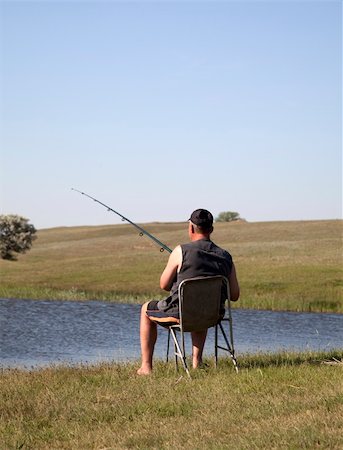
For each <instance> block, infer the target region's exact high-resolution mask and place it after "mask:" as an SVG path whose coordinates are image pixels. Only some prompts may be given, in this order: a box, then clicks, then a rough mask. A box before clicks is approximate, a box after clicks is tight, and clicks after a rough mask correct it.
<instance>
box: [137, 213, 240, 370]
mask: <svg viewBox="0 0 343 450" xmlns="http://www.w3.org/2000/svg"><path fill="white" fill-rule="evenodd" d="M212 231H213V216H212V214H211V213H210V212H209V211H207V210H206V209H196V210H195V211H194V212H193V213H192V215H191V217H190V219H189V224H188V235H189V238H190V241H191V242H189V243H188V244H183V245H178V246H177V247H175V249H174V250H173V251H172V253H171V254H170V257H169V260H168V263H167V265H166V267H165V269H164V271H163V272H162V275H161V279H160V287H161V289H164V290H166V291H171V293H170V296H169V297H168V298H167V299H166V300H161V301H156V300H153V301H151V302H147V303H145V304H144V305H143V306H142V310H141V318H140V340H141V352H142V364H141V367H140V368H139V369H138V371H137V373H138V375H149V374H150V373H151V371H152V357H153V352H154V347H155V343H156V339H157V325H156V324H157V323H160V324H161V325H168V324H170V323H178V319H179V311H178V304H179V303H178V302H179V300H178V286H179V284H180V283H181V281H182V280H184V279H186V278H193V277H198V276H213V275H224V276H225V277H227V278H228V280H229V284H230V300H232V301H236V300H238V298H239V285H238V281H237V276H236V270H235V266H234V264H233V261H232V257H231V255H230V253H228V252H227V251H226V250H224V249H222V248H220V247H218V246H217V245H216V244H214V243H213V242H212V241H211V239H210V235H211V233H212ZM191 334H192V346H193V355H192V357H193V368H194V369H196V368H197V367H199V366H200V365H201V363H202V353H203V349H204V345H205V340H206V335H207V330H204V331H200V332H192V333H191Z"/></svg>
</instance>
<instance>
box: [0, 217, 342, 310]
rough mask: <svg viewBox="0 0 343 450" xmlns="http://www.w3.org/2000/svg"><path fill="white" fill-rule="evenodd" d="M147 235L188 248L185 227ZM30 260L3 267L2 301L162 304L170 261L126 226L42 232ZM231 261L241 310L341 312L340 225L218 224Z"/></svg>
mask: <svg viewBox="0 0 343 450" xmlns="http://www.w3.org/2000/svg"><path fill="white" fill-rule="evenodd" d="M143 227H144V228H145V229H146V230H148V231H149V232H150V233H152V234H153V235H155V236H156V237H158V238H159V239H160V240H161V241H162V242H164V243H165V244H166V245H168V246H169V247H171V248H173V247H175V245H177V244H178V243H182V242H187V241H188V235H187V226H186V224H185V223H151V224H145V225H143ZM37 234H38V239H37V240H36V241H35V242H34V246H33V248H32V250H31V251H30V252H28V253H27V254H25V255H21V256H19V259H18V261H16V262H12V261H4V260H1V261H0V274H1V287H0V297H2V298H4V297H7V298H35V299H69V300H77V299H97V300H111V301H125V302H143V301H144V300H146V299H152V298H162V297H163V296H165V293H164V292H163V291H161V290H160V289H159V287H158V285H159V276H160V273H161V271H162V270H163V268H164V265H165V264H166V262H167V259H168V253H167V252H163V253H161V252H160V251H159V248H158V247H157V246H156V245H155V244H154V243H153V242H152V241H151V240H150V239H148V238H146V237H145V236H144V237H140V236H139V234H138V233H137V231H135V229H134V228H133V227H132V226H131V225H128V224H122V225H107V226H94V227H87V226H85V227H70V228H52V229H45V230H40V231H38V233H37ZM212 239H213V241H214V242H216V243H217V244H218V245H220V246H222V247H224V248H226V249H227V250H229V251H230V253H231V254H232V256H233V258H234V261H235V264H236V268H237V274H238V278H239V281H240V285H241V291H242V292H241V299H240V301H239V303H238V304H237V306H238V307H244V308H261V309H275V310H278V309H280V310H284V309H288V310H295V311H330V312H343V295H342V291H343V290H342V286H343V282H342V262H343V261H342V221H341V220H331V221H292V222H259V223H249V222H231V223H218V224H215V230H214V233H213V235H212Z"/></svg>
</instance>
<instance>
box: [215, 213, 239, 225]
mask: <svg viewBox="0 0 343 450" xmlns="http://www.w3.org/2000/svg"><path fill="white" fill-rule="evenodd" d="M234 220H240V217H239V214H238V212H233V211H223V212H221V213H219V214H218V216H217V217H216V222H232V221H234Z"/></svg>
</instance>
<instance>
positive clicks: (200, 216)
mask: <svg viewBox="0 0 343 450" xmlns="http://www.w3.org/2000/svg"><path fill="white" fill-rule="evenodd" d="M189 220H190V221H191V222H192V223H194V225H197V226H198V227H200V228H205V229H207V230H208V229H209V228H211V227H212V225H213V216H212V214H211V213H210V211H207V209H196V210H195V211H193V212H192V214H191V217H190V218H189Z"/></svg>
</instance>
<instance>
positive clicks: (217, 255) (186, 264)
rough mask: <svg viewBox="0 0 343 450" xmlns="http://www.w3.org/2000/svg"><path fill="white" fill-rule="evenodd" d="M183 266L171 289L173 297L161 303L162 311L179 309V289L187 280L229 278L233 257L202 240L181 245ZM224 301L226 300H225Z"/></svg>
mask: <svg viewBox="0 0 343 450" xmlns="http://www.w3.org/2000/svg"><path fill="white" fill-rule="evenodd" d="M181 249H182V266H181V269H180V271H179V272H178V274H177V277H176V280H175V281H174V283H173V285H172V288H171V295H170V297H168V299H166V300H164V301H163V302H161V307H162V308H161V309H163V310H165V311H168V310H170V309H172V310H173V309H175V308H178V287H179V284H180V283H181V281H183V280H185V279H186V278H194V277H208V276H213V275H223V276H225V277H227V278H228V277H229V275H230V273H231V270H232V257H231V255H230V253H229V252H227V251H226V250H224V249H222V248H220V247H218V246H217V245H216V244H215V243H214V242H212V241H211V240H210V239H200V240H198V241H192V242H189V243H187V244H183V245H181ZM223 300H224V301H225V300H226V298H225V299H223Z"/></svg>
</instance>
